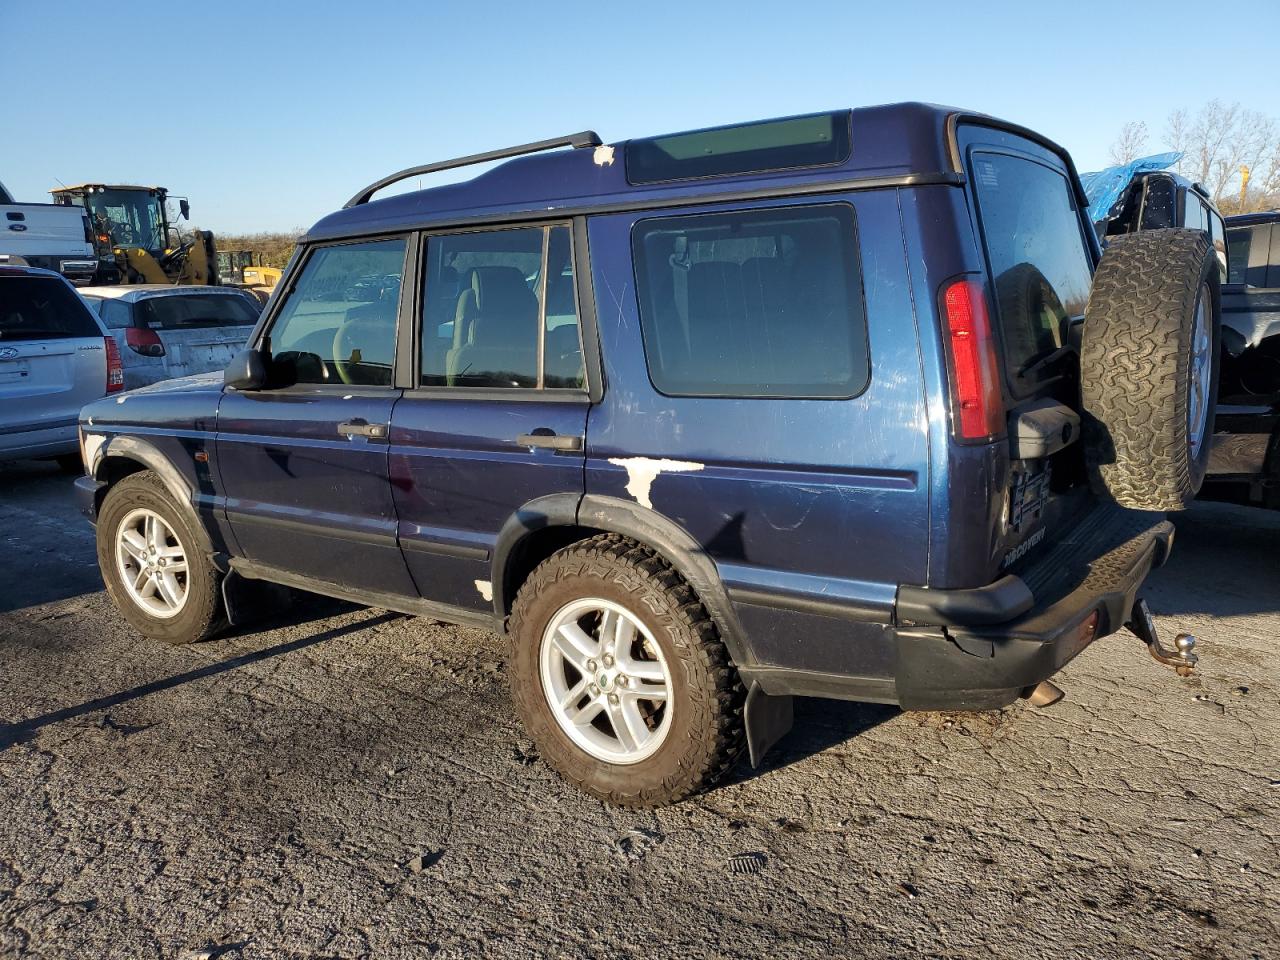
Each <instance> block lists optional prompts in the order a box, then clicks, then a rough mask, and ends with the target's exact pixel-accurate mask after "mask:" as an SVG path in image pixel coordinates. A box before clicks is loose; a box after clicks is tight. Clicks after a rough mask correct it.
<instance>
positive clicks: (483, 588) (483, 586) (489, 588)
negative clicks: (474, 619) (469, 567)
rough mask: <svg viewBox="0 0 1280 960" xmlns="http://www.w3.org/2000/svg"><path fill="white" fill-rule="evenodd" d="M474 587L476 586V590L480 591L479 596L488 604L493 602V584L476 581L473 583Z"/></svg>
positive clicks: (485, 581) (486, 581)
mask: <svg viewBox="0 0 1280 960" xmlns="http://www.w3.org/2000/svg"><path fill="white" fill-rule="evenodd" d="M475 585H476V589H477V590H478V591H480V596H482V597H484V598H485V600H487V601H489V602H492V601H493V584H492V583H490V582H489V581H488V580H477V581H475Z"/></svg>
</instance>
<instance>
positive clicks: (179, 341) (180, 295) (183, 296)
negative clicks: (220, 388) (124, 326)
mask: <svg viewBox="0 0 1280 960" xmlns="http://www.w3.org/2000/svg"><path fill="white" fill-rule="evenodd" d="M260 313H261V309H260V305H259V304H257V303H256V302H255V301H253V300H251V299H250V298H249V297H247V296H245V295H244V294H242V293H238V292H233V291H213V290H210V291H207V292H206V291H202V292H199V293H194V292H191V293H189V292H186V291H182V292H177V291H175V292H173V293H166V294H155V295H152V296H147V297H142V298H140V299H139V300H138V301H137V302H136V303H135V304H134V305H133V318H132V327H133V332H132V333H131V334H127V335H126V336H127V339H128V347H129V348H131V349H133V350H134V351H135V352H141V351H142V350H146V351H147V352H146V353H144V354H143V355H144V356H159V357H163V358H164V372H165V376H167V377H185V376H188V375H190V374H194V373H207V372H208V371H210V370H221V369H223V368H224V367H225V366H226V365H227V364H228V363H229V362H230V361H231V358H232V357H234V356H235V355H236V354H237V353H239V352H240V351H241V350H242V349H243V348H244V345H245V343H246V341H247V340H248V339H249V334H251V333H252V332H253V327H254V324H256V323H257V322H258V315H259V314H260Z"/></svg>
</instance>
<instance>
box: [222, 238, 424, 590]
mask: <svg viewBox="0 0 1280 960" xmlns="http://www.w3.org/2000/svg"><path fill="white" fill-rule="evenodd" d="M408 246H409V242H408V238H406V237H389V238H385V239H378V240H365V241H360V242H356V243H343V244H332V245H322V246H317V247H314V248H312V249H311V250H310V251H309V252H308V254H307V259H306V261H305V262H304V263H303V264H302V265H301V267H300V268H299V269H298V271H297V273H296V279H295V280H293V281H292V283H291V287H292V289H290V290H288V291H287V292H286V293H285V296H284V297H283V299H282V300H281V302H280V303H279V306H278V309H276V310H275V314H274V316H273V317H272V319H271V320H270V322H269V326H268V327H267V329H266V333H265V337H264V339H263V341H262V343H261V346H262V347H264V348H265V349H268V350H269V351H270V353H271V358H272V359H271V383H270V385H269V386H268V387H267V388H266V389H261V390H233V389H227V390H225V391H224V393H223V396H222V401H221V404H220V405H219V408H218V435H217V463H216V466H217V472H218V476H219V482H220V483H221V486H222V492H223V495H224V497H225V508H226V512H227V519H228V522H229V524H230V526H231V529H232V531H233V532H234V534H235V538H236V541H237V543H238V544H239V549H240V552H241V555H242V556H243V557H244V558H246V559H247V560H250V561H253V562H255V563H258V564H261V565H264V566H267V567H271V568H274V569H276V570H281V571H285V572H287V573H291V574H295V575H298V576H303V577H310V578H313V579H317V580H322V581H327V582H331V583H338V584H340V585H342V586H344V587H348V588H354V589H357V590H361V591H366V592H375V593H385V594H392V595H395V596H407V597H414V596H416V595H417V591H416V589H415V588H414V585H413V581H412V580H411V579H410V577H409V573H408V571H407V570H406V569H405V565H404V560H403V558H402V557H401V555H400V548H399V545H398V544H397V542H396V512H395V505H394V503H393V502H392V497H391V486H390V482H389V480H388V477H387V450H388V447H387V433H388V430H389V425H390V423H391V411H392V408H393V407H394V406H395V403H396V401H397V400H398V399H399V397H400V391H399V390H398V389H397V388H396V387H395V386H394V383H395V373H394V372H395V359H396V330H397V313H398V308H399V302H400V293H401V289H402V283H401V279H402V277H403V272H404V264H405V259H406V253H407V250H408Z"/></svg>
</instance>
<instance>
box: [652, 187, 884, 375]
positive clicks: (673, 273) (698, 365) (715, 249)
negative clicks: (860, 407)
mask: <svg viewBox="0 0 1280 960" xmlns="http://www.w3.org/2000/svg"><path fill="white" fill-rule="evenodd" d="M632 246H633V251H634V257H635V261H636V276H637V284H638V288H639V295H640V326H641V330H642V332H643V334H644V351H645V357H646V359H647V360H648V363H649V376H650V378H651V379H652V380H653V384H654V386H655V387H657V388H658V390H660V391H661V392H662V393H665V394H668V395H672V396H712V397H795V398H801V397H815V398H817V397H822V398H846V397H852V396H855V395H857V394H859V393H861V392H862V391H863V389H864V388H865V387H866V386H867V381H868V378H869V376H870V368H869V364H868V360H867V330H866V321H865V319H864V317H863V310H862V286H861V278H860V275H859V270H858V257H857V249H856V241H855V238H854V223H853V209H852V208H851V207H850V206H848V205H847V204H837V203H833V204H824V205H821V206H812V207H786V208H781V209H770V210H744V211H741V212H736V213H715V214H702V215H697V216H685V217H666V218H662V219H655V220H642V221H640V222H639V223H637V224H636V226H635V229H634V232H633V234H632Z"/></svg>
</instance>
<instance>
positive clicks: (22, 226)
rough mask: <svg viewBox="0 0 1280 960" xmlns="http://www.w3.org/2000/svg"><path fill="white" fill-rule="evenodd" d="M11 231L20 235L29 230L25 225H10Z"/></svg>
mask: <svg viewBox="0 0 1280 960" xmlns="http://www.w3.org/2000/svg"><path fill="white" fill-rule="evenodd" d="M9 229H10V230H16V231H17V232H18V233H21V232H22V231H23V230H25V229H27V225H26V224H25V223H11V224H9Z"/></svg>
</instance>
